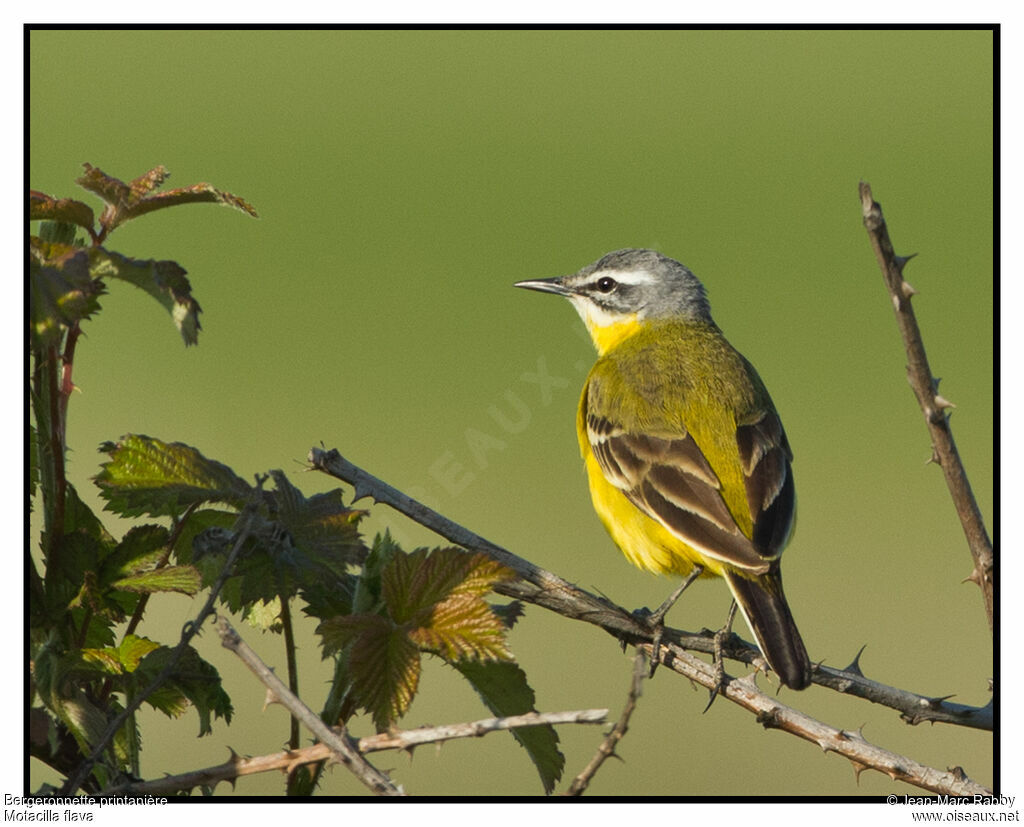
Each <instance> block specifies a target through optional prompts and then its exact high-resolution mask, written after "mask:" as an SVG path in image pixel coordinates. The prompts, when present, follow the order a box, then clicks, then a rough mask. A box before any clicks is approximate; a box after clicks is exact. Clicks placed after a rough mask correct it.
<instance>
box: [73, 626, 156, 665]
mask: <svg viewBox="0 0 1024 827" xmlns="http://www.w3.org/2000/svg"><path fill="white" fill-rule="evenodd" d="M159 648H160V644H159V643H156V642H154V641H152V640H149V639H148V638H144V637H139V636H138V635H126V636H125V638H124V640H122V641H121V643H120V644H119V645H118V646H107V647H104V648H103V649H83V650H82V657H83V659H85V660H86V661H89V662H91V663H96V664H99V665H100V666H102V667H103V668H104V669H105V670H106V671H107V672H109V673H110V674H111V675H124V674H127V673H130V672H134V671H135V669H136V667H137V666H138V665H139V661H141V660H142V658H144V657H145V656H146V655H148V654H149V653H150V652H153V651H155V650H156V649H159Z"/></svg>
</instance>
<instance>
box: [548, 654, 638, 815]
mask: <svg viewBox="0 0 1024 827" xmlns="http://www.w3.org/2000/svg"><path fill="white" fill-rule="evenodd" d="M649 674H650V673H649V671H648V669H647V657H646V655H645V654H644V650H643V649H637V650H636V655H635V656H634V657H633V677H632V678H631V679H630V681H629V695H628V696H627V697H626V705H625V706H624V707H623V709H622V714H621V715H620V716H619V720H618V721H617V722H616V723H615V726H613V727H612V729H611V731H610V732H609V733H608V734H607V735H606V736H605V738H604V740H603V741H602V742H601V744H600V746H598V748H597V752H596V753H594V757H593V758H591V759H590V763H588V764H587V766H585V767H584V768H583V769H582V771H581V772H580V773H579V775H577V776H576V777H575V778H574V779H573V780H572V784H570V785H569V789H568V790H566V791H565V792H564V793H563V795H565V796H579V795H583V793H584V792H586V789H587V787H588V786H590V781H591V779H593V777H594V776H595V775H596V774H597V771H598V770H599V769H601V765H602V764H603V763H604V762H605V761H607V760H608V759H609V758H611V757H612V756H613V755H615V747H616V745H617V744H618V743H619V741H621V740H622V739H623V738H624V737H625V735H626V732H627V731H628V730H629V719H630V718H631V717H632V716H633V710H634V709H636V703H637V701H638V700H640V695H641V694H642V693H643V686H644V679H645V678H646V677H647V676H648V675H649ZM615 757H616V758H618V757H619V756H617V755H615Z"/></svg>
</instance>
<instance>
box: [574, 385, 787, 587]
mask: <svg viewBox="0 0 1024 827" xmlns="http://www.w3.org/2000/svg"><path fill="white" fill-rule="evenodd" d="M596 390H598V389H597V388H595V387H593V386H591V387H589V388H588V393H587V399H586V400H585V416H586V430H587V439H588V441H589V443H590V448H591V450H592V451H593V453H594V457H595V458H596V459H597V462H598V465H599V466H600V468H601V470H602V472H603V473H604V476H605V478H606V479H607V480H608V482H609V483H611V484H612V485H613V486H615V487H616V488H618V489H619V490H620V491H622V493H623V494H624V495H625V496H626V497H627V498H628V499H629V500H630V501H631V502H632V503H633V504H634V505H636V507H637V508H639V509H641V510H642V511H643V512H644V513H645V514H647V515H648V516H649V517H651V518H653V519H655V520H657V521H658V522H660V523H661V524H662V525H663V526H665V528H667V529H668V530H669V531H670V532H671V533H672V534H673V535H675V536H676V537H678V538H679V539H680V540H682V541H683V542H685V543H686V544H688V545H689V546H691V547H693V548H694V549H695V550H697V551H698V552H701V553H702V554H705V555H707V556H709V557H712V558H714V559H717V560H720V561H722V562H725V563H728V564H731V565H734V566H736V567H738V568H740V569H743V570H745V571H748V572H750V573H752V574H761V573H764V572H766V571H768V568H769V564H770V563H771V561H772V560H774V559H775V558H776V557H777V556H778V554H779V553H781V551H782V548H783V547H784V546H785V542H786V540H787V538H788V535H789V531H790V528H791V526H792V519H793V506H794V497H793V491H794V489H793V483H792V475H791V474H790V472H789V454H788V451H789V448H788V445H787V444H786V442H785V435H784V434H783V432H782V426H781V424H780V423H779V420H778V417H777V416H775V415H774V414H771V413H767V412H761V414H760V416H759V417H757V418H753V421H750V422H747V423H744V424H742V425H740V426H739V428H737V435H736V439H737V449H738V456H739V461H740V462H741V463H742V469H743V479H744V484H745V487H746V497H747V503H748V504H749V507H750V513H751V517H752V520H753V527H754V530H753V537H752V538H751V537H747V536H746V535H745V534H744V533H743V531H741V530H740V527H739V526H738V525H737V524H736V520H735V518H734V517H733V515H732V513H731V512H730V511H729V508H728V506H727V505H726V503H725V500H724V499H723V497H722V484H721V482H720V480H719V478H718V476H717V475H716V474H715V472H714V470H713V469H712V467H711V465H710V464H709V463H708V461H707V459H706V458H705V456H704V454H703V452H702V451H701V448H700V446H699V445H697V443H696V441H695V440H694V439H693V437H692V436H691V435H690V434H689V433H686V432H679V433H673V434H668V433H658V434H653V433H640V432H638V431H637V430H634V429H627V428H625V427H623V426H622V425H621V424H620V423H618V422H616V421H614V419H613V418H612V417H611V416H610V415H609V413H608V412H607V411H602V410H599V406H600V402H599V401H598V402H596V403H595V404H591V400H595V399H596V400H600V399H601V396H602V394H600V393H599V392H598V393H594V391H596Z"/></svg>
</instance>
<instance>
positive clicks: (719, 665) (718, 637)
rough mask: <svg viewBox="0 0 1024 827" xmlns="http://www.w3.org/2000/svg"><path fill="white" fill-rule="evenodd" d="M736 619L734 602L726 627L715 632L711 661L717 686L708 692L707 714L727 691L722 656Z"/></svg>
mask: <svg viewBox="0 0 1024 827" xmlns="http://www.w3.org/2000/svg"><path fill="white" fill-rule="evenodd" d="M735 619H736V601H735V600H733V601H732V604H731V605H730V606H729V616H728V617H727V618H726V620H725V625H724V626H723V627H722V628H721V629H719V630H718V631H717V632H715V638H714V646H715V649H714V653H713V655H712V659H711V662H712V664H713V665H714V667H715V685H714V688H712V689H710V690H708V691H709V692H710V693H711V697H710V698H708V705H707V706H706V707H704V711H705V712H707V711H708V710H709V709H711V704H713V703H714V702H715V698H717V697H718V694H719V693H720V692H721V691H722V690H723V689H725V658H724V657H723V656H722V647H723V645H724V644H725V641H726V640H727V639H728V638H729V636H730V635H732V622H733V620H735Z"/></svg>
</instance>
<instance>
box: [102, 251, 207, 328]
mask: <svg viewBox="0 0 1024 827" xmlns="http://www.w3.org/2000/svg"><path fill="white" fill-rule="evenodd" d="M88 255H89V267H90V272H91V273H92V275H93V276H94V277H96V278H109V279H119V280H121V281H126V282H128V283H129V284H134V285H135V286H136V287H138V288H139V289H140V290H144V291H145V292H146V293H148V294H149V295H150V296H152V297H153V298H154V299H156V300H157V301H158V302H159V303H160V305H161V306H162V307H163V308H164V309H165V310H166V311H167V312H168V313H170V315H171V320H172V321H173V322H174V325H175V327H177V328H178V331H179V332H180V333H181V338H182V339H184V340H185V344H186V345H194V344H196V342H197V341H199V331H200V330H201V329H202V325H200V324H199V314H200V313H201V312H202V308H200V307H199V302H197V301H196V300H195V299H194V298H193V297H192V285H191V284H190V283H189V280H188V279H187V278H186V276H185V270H184V268H183V267H181V265H179V264H178V263H177V262H175V261H157V260H155V259H147V260H145V261H143V260H142V259H135V258H129V257H128V256H123V255H121V254H120V253H115V252H112V251H109V250H105V249H103V248H102V247H91V248H89V251H88Z"/></svg>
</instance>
